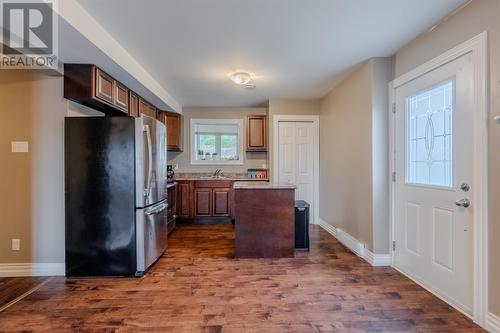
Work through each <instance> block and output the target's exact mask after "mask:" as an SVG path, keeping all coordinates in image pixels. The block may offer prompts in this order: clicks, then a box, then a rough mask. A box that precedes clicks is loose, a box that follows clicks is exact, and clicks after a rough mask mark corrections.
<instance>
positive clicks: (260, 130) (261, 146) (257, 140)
mask: <svg viewBox="0 0 500 333" xmlns="http://www.w3.org/2000/svg"><path fill="white" fill-rule="evenodd" d="M266 118H267V117H266V116H248V118H247V151H266V150H267V126H266V124H267V121H266Z"/></svg>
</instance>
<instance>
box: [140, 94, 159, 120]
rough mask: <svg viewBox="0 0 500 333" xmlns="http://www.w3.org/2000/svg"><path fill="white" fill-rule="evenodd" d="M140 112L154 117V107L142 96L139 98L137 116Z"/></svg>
mask: <svg viewBox="0 0 500 333" xmlns="http://www.w3.org/2000/svg"><path fill="white" fill-rule="evenodd" d="M141 114H145V115H146V116H150V117H152V118H156V108H155V107H154V106H152V105H151V104H149V103H148V102H146V101H145V100H143V99H142V98H139V116H140V115H141Z"/></svg>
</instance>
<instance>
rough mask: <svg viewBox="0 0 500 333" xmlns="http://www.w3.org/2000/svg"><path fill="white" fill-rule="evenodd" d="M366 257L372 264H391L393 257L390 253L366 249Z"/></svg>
mask: <svg viewBox="0 0 500 333" xmlns="http://www.w3.org/2000/svg"><path fill="white" fill-rule="evenodd" d="M364 259H365V260H366V261H368V263H369V264H370V265H372V266H391V264H392V258H391V255H390V254H376V253H373V252H372V251H370V250H367V249H365V257H364Z"/></svg>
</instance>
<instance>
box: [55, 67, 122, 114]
mask: <svg viewBox="0 0 500 333" xmlns="http://www.w3.org/2000/svg"><path fill="white" fill-rule="evenodd" d="M64 97H65V98H67V99H70V100H72V101H75V102H78V103H80V104H83V105H86V106H88V107H91V108H94V109H96V110H98V111H102V112H104V113H107V114H110V115H126V114H128V113H129V89H128V88H127V87H125V86H124V85H122V84H121V83H119V82H118V81H116V80H115V79H113V78H112V77H111V76H110V75H108V74H106V73H105V72H104V71H102V70H101V69H99V68H97V67H96V66H94V65H90V64H64Z"/></svg>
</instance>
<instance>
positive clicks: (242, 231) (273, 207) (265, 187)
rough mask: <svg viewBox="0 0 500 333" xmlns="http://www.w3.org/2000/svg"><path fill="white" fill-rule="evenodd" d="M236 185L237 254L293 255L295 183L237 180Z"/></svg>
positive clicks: (254, 256)
mask: <svg viewBox="0 0 500 333" xmlns="http://www.w3.org/2000/svg"><path fill="white" fill-rule="evenodd" d="M233 188H234V203H235V209H234V211H235V214H234V215H235V257H236V258H290V257H293V256H294V252H295V240H294V232H295V220H294V219H295V215H294V203H295V185H292V184H273V183H267V182H236V183H234V186H233Z"/></svg>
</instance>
